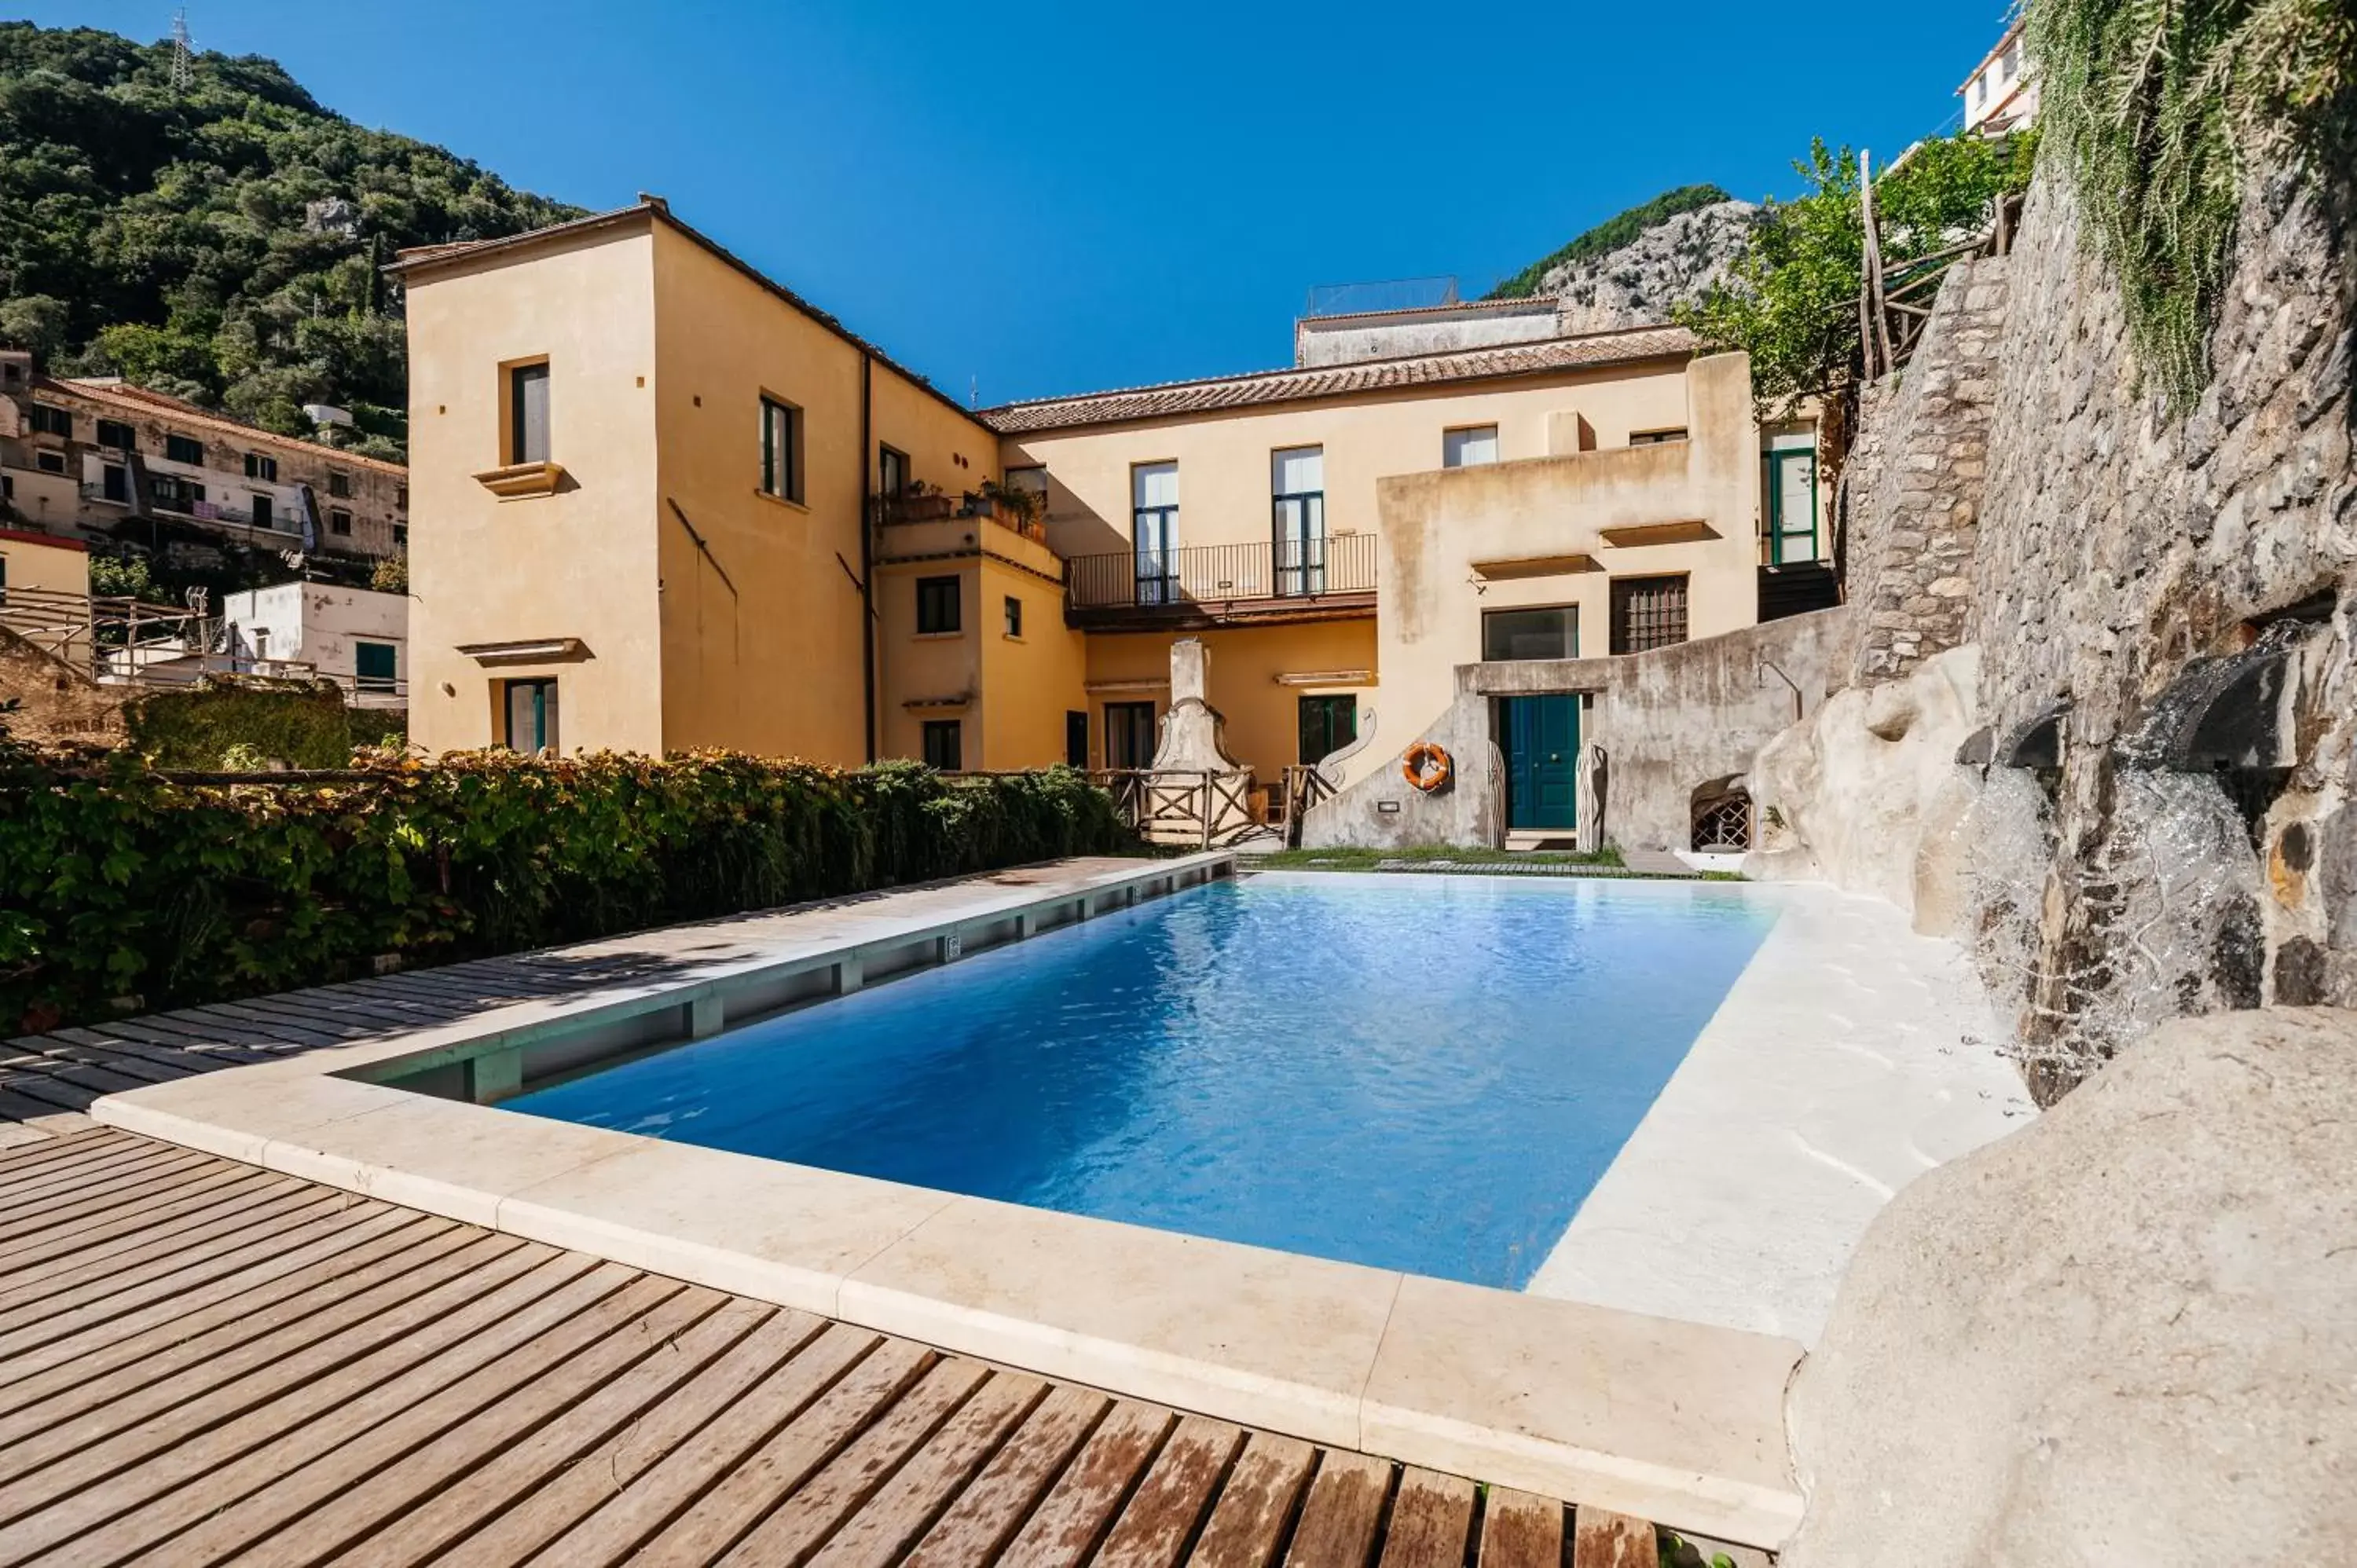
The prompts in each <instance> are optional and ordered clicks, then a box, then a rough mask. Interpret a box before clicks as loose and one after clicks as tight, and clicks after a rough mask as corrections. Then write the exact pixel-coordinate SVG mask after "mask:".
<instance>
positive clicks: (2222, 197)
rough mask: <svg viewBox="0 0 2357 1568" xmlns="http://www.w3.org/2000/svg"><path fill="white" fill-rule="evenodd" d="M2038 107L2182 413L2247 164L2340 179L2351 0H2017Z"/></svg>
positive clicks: (2143, 348) (2153, 363) (2352, 97)
mask: <svg viewBox="0 0 2357 1568" xmlns="http://www.w3.org/2000/svg"><path fill="white" fill-rule="evenodd" d="M2025 32H2026V34H2027V37H2028V41H2029V55H2030V59H2031V60H2032V61H2033V62H2034V64H2035V66H2036V68H2037V70H2038V71H2039V74H2040V89H2039V91H2040V105H2039V115H2040V122H2041V124H2042V125H2043V128H2044V131H2045V134H2046V137H2047V139H2048V141H2049V143H2050V145H2052V146H2053V148H2054V149H2055V153H2056V156H2057V157H2058V158H2059V159H2060V161H2061V167H2062V169H2063V170H2064V172H2066V173H2067V175H2068V176H2069V177H2070V178H2071V180H2072V184H2073V185H2074V186H2075V187H2076V188H2077V190H2078V192H2079V195H2080V199H2081V200H2080V205H2081V208H2082V210H2083V212H2084V214H2085V234H2086V237H2087V240H2088V242H2089V243H2090V245H2091V246H2092V247H2093V250H2094V252H2095V253H2096V254H2097V255H2098V256H2099V257H2100V258H2101V259H2102V260H2103V262H2104V263H2105V264H2106V266H2107V267H2108V268H2109V270H2110V272H2111V273H2112V274H2113V276H2114V277H2115V279H2116V280H2117V282H2118V285H2119V288H2120V293H2121V295H2122V297H2123V298H2124V300H2125V302H2126V310H2127V321H2128V330H2129V335H2130V338H2131V341H2132V342H2133V343H2134V345H2135V348H2136V354H2137V359H2138V362H2139V364H2140V366H2141V368H2142V369H2143V371H2144V372H2145V374H2146V376H2147V381H2148V384H2150V385H2152V386H2153V387H2154V389H2155V390H2157V391H2158V392H2161V393H2162V394H2163V395H2165V396H2166V397H2167V398H2168V399H2169V402H2170V403H2172V404H2174V405H2176V406H2178V407H2179V408H2182V407H2184V406H2186V405H2188V404H2190V403H2191V402H2192V401H2193V400H2194V399H2195V398H2196V397H2197V396H2199V395H2200V392H2201V387H2202V385H2203V384H2204V383H2205V381H2207V380H2208V375H2209V349H2208V338H2209V331H2210V327H2211V324H2212V321H2213V320H2214V319H2215V317H2216V312H2217V306H2218V299H2219V294H2220V291H2221V289H2222V288H2223V287H2224V285H2225V280H2226V275H2227V271H2228V268H2229V267H2230V266H2231V264H2232V263H2233V242H2234V231H2235V225H2236V222H2237V220H2238V219H2239V216H2240V213H2241V210H2242V200H2243V184H2244V177H2245V176H2246V175H2247V174H2248V173H2249V172H2250V170H2251V169H2252V168H2253V167H2254V166H2255V163H2256V161H2259V160H2265V161H2266V162H2270V163H2272V162H2278V161H2282V160H2284V159H2286V158H2295V159H2300V160H2304V161H2305V162H2306V163H2307V165H2308V166H2309V168H2310V169H2312V170H2316V171H2320V172H2323V173H2326V174H2328V175H2330V177H2332V178H2333V179H2334V180H2335V181H2336V182H2337V183H2340V184H2341V185H2343V186H2344V187H2345V185H2346V182H2347V181H2348V179H2349V177H2350V172H2351V168H2352V155H2357V134H2352V129H2353V128H2357V10H2352V6H2351V5H2350V3H2349V0H2028V5H2027V10H2026V13H2025Z"/></svg>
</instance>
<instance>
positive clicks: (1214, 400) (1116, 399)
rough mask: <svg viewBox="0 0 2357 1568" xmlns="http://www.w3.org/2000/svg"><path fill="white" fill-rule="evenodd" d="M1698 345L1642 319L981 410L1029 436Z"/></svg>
mask: <svg viewBox="0 0 2357 1568" xmlns="http://www.w3.org/2000/svg"><path fill="white" fill-rule="evenodd" d="M1694 349H1695V340H1694V334H1692V333H1690V332H1688V331H1687V330H1686V329H1685V328H1683V327H1643V328H1637V329H1635V330H1633V331H1628V332H1598V333H1590V334H1588V335H1587V336H1584V337H1578V338H1542V339H1540V340H1539V341H1537V342H1535V343H1505V344H1501V345H1499V346H1497V347H1496V348H1491V349H1457V350H1454V351H1452V352H1449V353H1446V354H1416V355H1410V356H1407V357H1405V358H1402V359H1395V360H1360V361H1357V362H1356V363H1352V364H1347V365H1321V366H1317V367H1314V368H1311V369H1307V370H1286V371H1255V372H1254V373H1253V374H1250V375H1243V376H1219V377H1214V378H1212V379H1211V380H1208V381H1167V382H1164V383H1162V384H1161V385H1158V386H1144V387H1126V388H1123V389H1121V390H1119V391H1115V392H1088V393H1084V394H1082V395H1081V396H1078V397H1060V398H1041V399H1039V400H1037V401H1034V402H1030V403H1002V404H1000V405H999V406H998V407H996V408H985V409H984V410H983V411H982V412H981V413H979V414H978V415H977V416H976V417H978V418H979V419H981V420H982V422H983V423H984V424H987V425H989V426H990V427H991V428H992V429H994V430H996V431H997V432H998V433H999V434H1000V435H1028V434H1030V433H1033V432H1037V431H1043V430H1067V429H1071V428H1073V427H1075V426H1079V425H1087V424H1123V423H1125V422H1127V421H1131V420H1140V419H1167V418H1170V417H1172V416H1174V415H1178V414H1187V413H1218V412H1221V411H1223V410H1226V409H1232V408H1249V407H1253V406H1255V405H1258V404H1263V403H1299V402H1303V401H1306V400H1309V399H1315V398H1329V397H1351V396H1357V395H1361V394H1363V393H1366V392H1386V391H1390V390H1392V389H1394V388H1399V387H1417V386H1437V385H1445V384H1447V383H1449V382H1452V381H1489V380H1494V379H1497V378H1500V377H1506V376H1528V375H1539V374H1544V373H1545V372H1547V371H1566V370H1578V369H1584V368H1587V367H1589V366H1594V365H1617V364H1628V363H1632V362H1634V361H1637V360H1660V359H1668V358H1672V357H1674V356H1677V355H1683V354H1691V353H1693V352H1694Z"/></svg>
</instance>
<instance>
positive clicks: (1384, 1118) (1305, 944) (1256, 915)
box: [501, 873, 1775, 1287]
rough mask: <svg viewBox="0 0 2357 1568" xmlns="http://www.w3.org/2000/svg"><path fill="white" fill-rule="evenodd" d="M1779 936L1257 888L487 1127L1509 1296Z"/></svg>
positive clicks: (1374, 892)
mask: <svg viewBox="0 0 2357 1568" xmlns="http://www.w3.org/2000/svg"><path fill="white" fill-rule="evenodd" d="M1774 918H1775V917H1774V909H1773V906H1772V905H1771V904H1769V903H1766V902H1763V901H1761V900H1759V899H1758V898H1756V897H1753V896H1752V895H1751V894H1750V893H1749V892H1747V891H1746V890H1745V889H1742V888H1738V887H1733V886H1715V885H1709V884H1620V883H1612V882H1605V881H1577V882H1575V881H1564V882H1545V883H1536V884H1534V883H1529V882H1523V881H1519V880H1508V879H1505V878H1475V877H1404V876H1343V875H1323V874H1297V875H1288V874H1281V873H1280V874H1263V875H1254V876H1250V877H1246V878H1243V879H1242V880H1240V881H1234V882H1217V883H1213V884H1211V885H1210V886H1204V887H1201V888H1199V889H1196V890H1192V891H1189V892H1185V893H1181V894H1179V895H1176V896H1174V897H1168V898H1163V899H1158V900H1156V901H1154V902H1151V903H1147V904H1145V905H1141V906H1139V907H1137V908H1133V909H1130V910H1126V911H1124V912H1122V913H1118V914H1111V915H1105V916H1101V917H1099V918H1096V919H1094V920H1092V921H1090V922H1089V923H1087V924H1085V925H1082V926H1077V927H1073V928H1071V929H1060V930H1057V931H1053V932H1049V933H1048V934H1046V935H1044V936H1041V937H1038V938H1035V939H1033V940H1029V941H1023V942H1017V943H1012V944H1009V945H1007V946H1006V947H1002V948H998V949H994V950H990V951H987V952H983V953H978V954H975V955H974V956H972V957H969V958H966V959H963V960H962V961H958V962H956V963H952V964H948V965H944V966H942V967H941V968H938V969H931V970H927V971H924V972H920V973H916V974H913V975H910V976H909V977H908V978H905V979H901V980H898V981H895V982H893V983H889V984H887V985H882V986H878V987H876V988H874V989H871V990H868V991H864V992H860V993H855V994H853V995H849V996H845V997H842V998H840V999H837V1000H833V1001H828V1002H824V1003H822V1004H816V1005H813V1006H809V1007H804V1008H802V1009H799V1010H796V1011H793V1012H790V1013H785V1014H782V1015H778V1016H775V1017H771V1018H768V1019H764V1020H760V1021H757V1022H754V1023H751V1024H748V1025H745V1026H741V1027H737V1028H733V1029H730V1030H727V1031H726V1032H724V1033H722V1034H719V1035H716V1036H713V1037H711V1038H709V1039H706V1040H703V1041H699V1042H696V1043H694V1044H692V1045H685V1046H680V1047H676V1048H673V1049H670V1050H666V1051H662V1052H661V1053H659V1054H656V1055H652V1056H648V1057H643V1058H640V1059H638V1060H635V1061H630V1062H627V1063H624V1064H621V1065H619V1066H615V1067H612V1068H608V1069H604V1070H602V1071H597V1072H593V1073H590V1074H588V1075H587V1076H584V1077H580V1078H576V1079H572V1080H570V1081H567V1082H564V1083H560V1084H557V1085H554V1086H553V1087H550V1088H546V1089H542V1090H535V1091H533V1092H531V1093H528V1094H524V1095H522V1096H518V1097H516V1098H513V1099H510V1100H506V1101H502V1102H501V1103H502V1105H503V1107H504V1108H506V1109H510V1110H515V1111H522V1112H529V1113H531V1114H533V1115H537V1116H544V1117H548V1118H552V1119H554V1120H559V1121H565V1122H581V1123H585V1124H588V1125H594V1126H600V1127H608V1128H614V1129H618V1130H620V1131H624V1132H630V1133H642V1134H645V1135H648V1136H651V1137H659V1138H670V1139H676V1140H679V1141H681V1142H685V1143H691V1144H701V1145H705V1146H707V1147H712V1148H719V1149H729V1150H734V1151H737V1152H739V1153H743V1154H751V1155H765V1156H768V1157H770V1158H773V1159H780V1160H790V1161H794V1162H797V1163H799V1164H803V1165H818V1166H822V1167H825V1168H828V1169H832V1170H839V1171H847V1172H851V1173H854V1174H857V1175H861V1176H877V1177H883V1178H886V1179H889V1180H893V1181H900V1182H908V1183H912V1184H916V1185H919V1186H924V1187H935V1188H940V1189H942V1190H946V1191H951V1192H958V1193H965V1194H971V1195H974V1196H976V1197H993V1198H999V1199H1004V1200H1006V1201H1009V1202H1015V1203H1024V1204H1030V1205H1033V1206H1036V1207H1039V1208H1052V1209H1060V1210H1063V1211H1066V1212H1070V1213H1078V1214H1087V1215H1093V1216H1096V1217H1098V1218H1101V1219H1117V1220H1125V1221H1128V1222H1130V1223H1133V1224H1140V1225H1150V1226H1154V1227H1157V1228H1159V1229H1163V1230H1179V1231H1186V1232H1189V1233H1192V1234H1195V1235H1201V1236H1211V1237H1216V1238H1219V1239H1221V1240H1232V1241H1243V1242H1251V1243H1254V1244H1257V1245H1261V1246H1267V1247H1276V1248H1281V1249H1284V1250H1286V1251H1296V1252H1306V1253H1310V1254H1313V1255H1316V1256H1320V1257H1327V1258H1336V1259H1341V1260H1344V1261H1347V1262H1361V1263H1367V1264H1372V1265H1374V1266H1377V1267H1383V1268H1395V1269H1405V1270H1408V1271H1411V1272H1414V1273H1423V1274H1433V1275H1438V1276H1440V1277H1443V1278H1448V1279H1457V1280H1464V1281H1468V1282H1470V1283H1477V1284H1490V1285H1501V1286H1507V1287H1519V1286H1521V1285H1522V1284H1523V1283H1525V1282H1526V1281H1527V1280H1528V1279H1529V1277H1530V1275H1531V1273H1533V1272H1534V1270H1535V1269H1536V1268H1537V1267H1538V1265H1539V1263H1540V1262H1542V1261H1543V1260H1544V1258H1545V1256H1546V1254H1547V1252H1548V1251H1549V1249H1550V1248H1551V1247H1552V1246H1553V1245H1554V1243H1555V1240H1556V1239H1557V1238H1558V1237H1560V1236H1561V1235H1562V1233H1563V1230H1564V1228H1565V1227H1566V1225H1568V1224H1569V1223H1570V1220H1571V1218H1572V1215H1573V1214H1574V1212H1576V1211H1577V1208H1578V1207H1579V1205H1580V1202H1581V1200H1582V1199H1583V1198H1585V1197H1587V1192H1588V1190H1589V1188H1591V1187H1593V1186H1594V1185H1595V1184H1596V1182H1597V1180H1598V1177H1600V1176H1602V1175H1603V1173H1604V1170H1605V1168H1606V1167H1607V1166H1608V1165H1610V1164H1611V1161H1612V1158H1613V1156H1614V1155H1616V1154H1617V1153H1618V1152H1619V1150H1620V1145H1621V1144H1622V1143H1623V1142H1624V1141H1626V1139H1627V1138H1628V1136H1629V1134H1630V1133H1631V1132H1632V1131H1633V1130H1634V1129H1635V1127H1636V1125H1637V1123H1638V1122H1639V1121H1640V1120H1641V1118H1642V1117H1643V1115H1644V1113H1645V1111H1646V1109H1647V1108H1648V1107H1649V1106H1650V1105H1651V1104H1652V1101H1653V1099H1654V1096H1655V1095H1656V1094H1657V1093H1659V1091H1660V1090H1661V1088H1662V1086H1663V1084H1664V1083H1665V1082H1667V1081H1668V1079H1669V1077H1670V1075H1671V1073H1672V1072H1674V1070H1675V1069H1676V1068H1677V1065H1678V1063H1679V1062H1680V1060H1682V1059H1683V1058H1684V1055H1685V1053H1686V1050H1687V1047H1689V1046H1691V1045H1692V1044H1693V1042H1694V1039H1695V1036H1696V1035H1697V1034H1699V1033H1700V1032H1701V1029H1702V1027H1703V1025H1704V1024H1705V1023H1706V1021H1707V1020H1708V1019H1709V1017H1710V1015H1711V1014H1712V1013H1713V1012H1714V1011H1715V1010H1716V1009H1717V1006H1718V1004H1719V1002H1720V1000H1721V999H1722V998H1723V997H1724V996H1725V995H1726V993H1727V989H1728V988H1729V987H1730V986H1731V985H1732V984H1733V983H1734V982H1735V979H1736V977H1737V976H1738V974H1740V973H1741V972H1742V971H1743V968H1744V966H1745V964H1746V963H1748V962H1749V960H1750V958H1751V955H1752V953H1753V951H1754V950H1756V949H1757V948H1758V946H1759V944H1760V940H1762V939H1763V938H1764V937H1765V936H1766V934H1767V931H1768V928H1769V927H1770V924H1772V922H1773V920H1774ZM1696 1157H1697V1158H1707V1157H1708V1151H1706V1150H1703V1151H1697V1152H1696Z"/></svg>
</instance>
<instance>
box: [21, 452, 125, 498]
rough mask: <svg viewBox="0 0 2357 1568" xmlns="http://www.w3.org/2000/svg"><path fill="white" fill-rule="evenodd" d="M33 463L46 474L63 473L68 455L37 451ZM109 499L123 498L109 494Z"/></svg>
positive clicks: (117, 470)
mask: <svg viewBox="0 0 2357 1568" xmlns="http://www.w3.org/2000/svg"><path fill="white" fill-rule="evenodd" d="M33 464H34V466H35V467H38V468H39V469H40V470H41V472H43V473H44V474H62V473H64V472H65V471H66V455H65V454H64V453H62V452H36V453H34V454H33ZM111 471H112V472H114V473H121V472H122V470H121V469H119V468H117V469H113V470H111ZM107 499H109V500H120V499H122V498H121V497H119V496H109V497H108V498H107Z"/></svg>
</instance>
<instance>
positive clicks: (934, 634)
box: [909, 628, 965, 642]
mask: <svg viewBox="0 0 2357 1568" xmlns="http://www.w3.org/2000/svg"><path fill="white" fill-rule="evenodd" d="M909 635H910V637H911V638H912V639H914V640H916V641H918V642H952V641H955V640H956V639H959V638H962V637H963V636H964V635H965V632H964V630H963V628H960V629H959V630H956V631H919V632H912V633H910V634H909Z"/></svg>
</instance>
